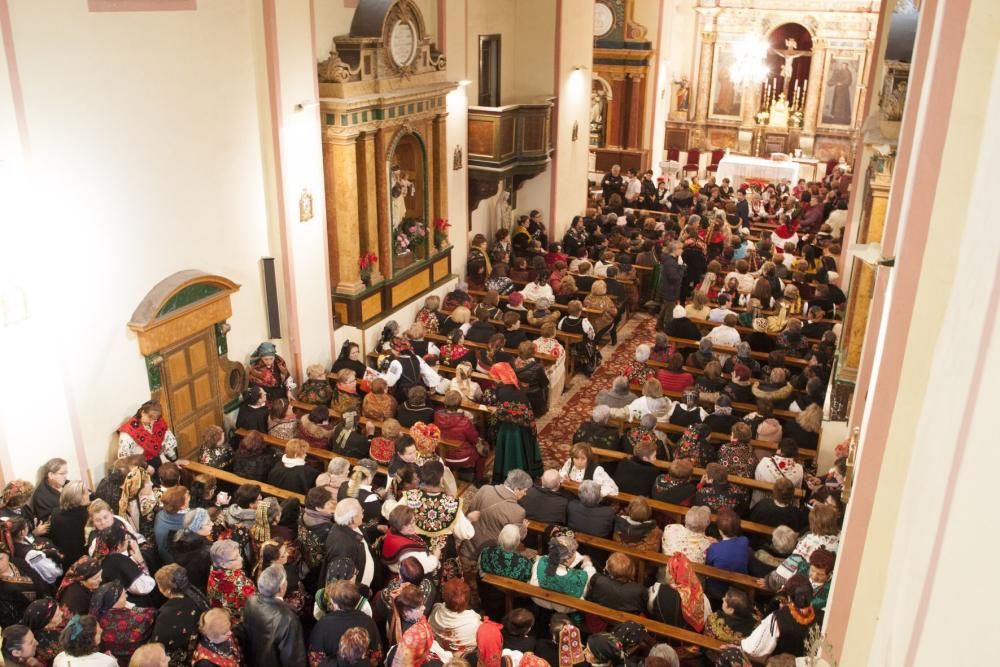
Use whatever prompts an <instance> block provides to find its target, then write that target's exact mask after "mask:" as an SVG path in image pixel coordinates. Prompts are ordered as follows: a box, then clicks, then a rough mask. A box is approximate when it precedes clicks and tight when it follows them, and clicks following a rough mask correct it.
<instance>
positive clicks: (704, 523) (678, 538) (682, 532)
mask: <svg viewBox="0 0 1000 667" xmlns="http://www.w3.org/2000/svg"><path fill="white" fill-rule="evenodd" d="M711 523H712V510H710V509H709V508H707V507H705V506H704V505H701V506H696V507H692V508H691V509H689V510H688V511H687V514H685V515H684V525H681V524H679V523H673V524H670V525H669V526H667V527H666V528H664V529H663V545H662V546H663V553H664V554H666V555H668V556H669V555H671V554H674V553H678V552H679V553H682V554H684V555H685V556H687V558H688V560H690V561H691V562H692V563H704V562H705V551H706V550H707V549H708V547H710V546H711V545H713V544H715V542H716V540H715V539H713V538H711V537H708V536H707V535H705V530H706V529H708V526H709V525H710V524H711Z"/></svg>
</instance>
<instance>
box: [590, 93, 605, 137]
mask: <svg viewBox="0 0 1000 667" xmlns="http://www.w3.org/2000/svg"><path fill="white" fill-rule="evenodd" d="M602 127H604V96H603V95H601V94H600V93H599V92H597V91H596V90H595V91H594V92H592V93H590V131H591V132H600V131H601V128H602Z"/></svg>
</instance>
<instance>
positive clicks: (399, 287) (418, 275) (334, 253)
mask: <svg viewBox="0 0 1000 667" xmlns="http://www.w3.org/2000/svg"><path fill="white" fill-rule="evenodd" d="M318 76H319V91H320V115H321V119H322V140H323V169H324V174H325V185H326V211H327V228H328V237H329V244H330V247H329V253H330V272H331V284H332V286H333V295H332V297H333V305H334V314H335V317H336V319H337V321H338V323H342V324H349V325H351V326H356V327H364V326H365V325H366V324H367V323H371V322H374V321H375V320H377V319H380V318H381V317H383V316H384V315H385V314H387V313H389V312H392V311H393V310H395V309H397V308H399V307H400V306H402V305H404V304H406V303H408V302H410V301H412V300H413V299H415V298H418V297H420V296H421V295H422V294H424V293H426V292H427V291H428V290H430V289H432V288H433V287H435V286H437V285H440V284H441V283H443V282H445V281H446V280H448V279H449V278H450V277H451V275H452V274H451V251H450V247H449V244H448V242H447V238H446V236H445V237H444V238H436V236H437V235H435V234H434V222H435V221H436V220H439V219H446V218H447V217H448V213H447V211H448V188H447V178H448V171H449V169H450V164H451V152H450V151H449V149H448V145H447V138H446V126H445V123H446V119H447V104H446V101H445V98H446V96H447V95H448V93H449V92H451V91H452V90H454V89H455V88H456V87H457V84H455V83H453V82H449V81H448V80H447V78H446V74H445V57H444V54H443V53H441V52H440V51H438V50H437V48H436V47H435V45H434V44H433V43H432V42H431V39H430V37H429V36H428V35H427V30H426V26H425V24H424V19H423V16H422V15H421V13H420V11H419V9H418V8H417V6H416V5H415V4H414V3H413V2H412V1H411V0H361V2H359V4H358V7H357V9H356V10H355V13H354V18H353V20H352V22H351V29H350V33H349V34H347V35H341V36H338V37H335V38H334V39H333V44H332V45H331V48H330V53H329V57H327V58H326V59H325V60H323V61H321V62H320V63H319V66H318ZM370 254H374V255H375V256H377V258H378V261H377V262H376V263H375V264H374V266H373V267H366V269H365V270H362V267H361V265H360V261H361V260H362V258H365V257H370Z"/></svg>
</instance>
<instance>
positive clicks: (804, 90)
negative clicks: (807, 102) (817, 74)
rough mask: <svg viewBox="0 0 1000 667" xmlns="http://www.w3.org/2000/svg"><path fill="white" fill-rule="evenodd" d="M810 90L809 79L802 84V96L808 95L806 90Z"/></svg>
mask: <svg viewBox="0 0 1000 667" xmlns="http://www.w3.org/2000/svg"><path fill="white" fill-rule="evenodd" d="M808 88H809V79H806V80H805V81H803V82H802V94H803V95H805V94H806V90H807V89H808Z"/></svg>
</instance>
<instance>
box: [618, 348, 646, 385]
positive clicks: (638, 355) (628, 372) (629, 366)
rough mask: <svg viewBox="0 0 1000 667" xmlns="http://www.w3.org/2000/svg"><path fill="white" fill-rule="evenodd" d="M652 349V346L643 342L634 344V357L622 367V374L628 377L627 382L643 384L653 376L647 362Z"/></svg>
mask: <svg viewBox="0 0 1000 667" xmlns="http://www.w3.org/2000/svg"><path fill="white" fill-rule="evenodd" d="M652 351H653V348H651V347H650V346H649V345H646V344H645V343H643V344H641V345H636V346H635V359H634V360H632V361H629V362H627V363H626V364H625V367H624V368H622V375H624V376H625V377H626V378H628V381H629V384H643V383H644V382H645V381H646V380H648V379H649V378H651V377H653V375H654V369H653V368H652V367H651V366H649V364H648V363H647V362H648V361H649V355H650V353H651V352H652Z"/></svg>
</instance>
